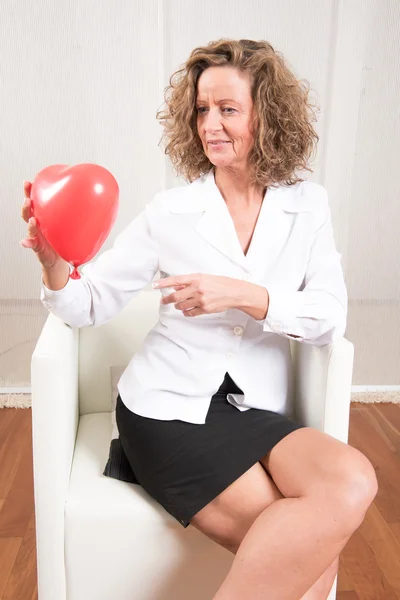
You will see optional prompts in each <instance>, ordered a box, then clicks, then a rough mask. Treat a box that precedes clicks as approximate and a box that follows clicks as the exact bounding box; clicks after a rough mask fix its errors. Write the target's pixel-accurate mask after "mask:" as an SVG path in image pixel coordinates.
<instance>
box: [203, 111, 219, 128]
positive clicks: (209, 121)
mask: <svg viewBox="0 0 400 600" xmlns="http://www.w3.org/2000/svg"><path fill="white" fill-rule="evenodd" d="M205 128H206V131H209V132H211V131H220V130H221V129H222V125H221V115H220V114H219V110H218V109H217V110H209V111H208V113H207V116H206V123H205Z"/></svg>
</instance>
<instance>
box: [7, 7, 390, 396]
mask: <svg viewBox="0 0 400 600" xmlns="http://www.w3.org/2000/svg"><path fill="white" fill-rule="evenodd" d="M0 11H1V12H0V16H1V19H0V56H1V61H0V124H1V135H0V161H1V162H0V164H1V165H2V171H1V175H2V177H1V182H2V190H1V201H0V202H1V210H2V216H3V219H2V224H3V227H2V236H1V241H0V245H1V258H2V263H1V264H2V268H1V272H0V386H1V385H23V384H28V383H29V360H30V354H31V352H32V350H33V347H34V344H35V341H36V339H37V336H38V335H39V332H40V329H41V327H42V325H43V322H44V319H45V318H46V314H47V313H46V311H45V310H44V309H43V307H42V306H41V304H40V303H39V302H38V297H39V289H40V287H39V281H40V269H39V266H38V264H37V261H36V259H35V257H34V256H33V255H32V253H30V252H29V251H28V250H26V249H23V248H21V247H20V246H19V244H18V242H19V240H20V239H22V238H23V237H24V236H25V226H24V223H23V221H22V220H21V218H20V207H21V204H22V201H23V187H22V182H23V180H24V179H29V180H31V181H32V180H33V179H34V177H35V175H36V173H37V172H38V171H39V170H40V169H42V168H44V167H45V166H47V165H50V164H54V163H65V164H77V163H82V162H93V163H98V164H101V165H103V166H104V167H106V168H107V169H109V170H110V171H111V172H112V173H113V174H114V176H115V177H116V179H117V181H118V183H119V186H120V211H119V216H118V219H117V222H116V224H115V226H114V229H113V231H112V233H111V234H110V237H109V239H108V240H107V241H106V243H105V245H104V246H103V250H105V249H107V248H109V247H110V245H111V244H112V241H113V240H114V238H115V236H116V235H117V233H118V232H119V231H120V230H121V229H122V228H123V227H124V226H125V224H126V223H127V222H128V221H129V220H131V219H132V218H133V217H134V216H135V215H136V214H137V213H138V212H139V211H140V210H141V209H142V208H143V207H144V205H145V204H146V203H147V202H148V201H149V200H150V199H151V198H152V197H153V195H154V194H155V193H156V192H157V191H159V190H161V189H164V188H165V187H170V186H173V185H182V184H184V182H183V181H182V180H177V179H176V178H175V175H174V174H173V171H172V169H171V167H170V165H169V164H168V162H167V161H166V160H165V157H164V155H163V151H162V149H161V148H160V147H158V143H159V140H160V136H161V127H160V125H159V124H158V122H157V121H156V118H155V114H156V111H157V109H158V108H160V106H161V105H162V103H163V90H164V87H165V86H166V85H167V84H168V79H169V77H170V75H171V74H172V73H173V72H174V71H175V70H176V69H177V68H178V67H179V66H180V65H181V64H182V63H183V62H184V61H185V60H186V58H187V57H188V55H189V53H190V51H191V50H192V49H193V48H194V47H195V46H197V45H202V44H206V43H208V42H209V41H211V40H213V39H217V38H220V37H233V38H237V39H239V38H241V37H246V38H250V39H266V40H268V41H269V42H270V43H272V45H273V46H274V47H275V48H276V49H277V50H280V51H281V52H282V53H283V54H284V56H285V57H286V60H287V61H288V63H289V65H291V67H292V69H293V70H294V71H295V73H296V75H297V77H298V78H305V79H307V80H308V81H310V83H311V85H312V88H313V90H315V93H314V98H316V99H317V101H318V102H319V104H320V106H321V114H320V120H319V123H318V125H317V131H318V133H319V135H320V138H321V139H320V143H319V151H318V157H317V160H316V164H315V172H314V174H312V175H311V174H307V177H308V178H309V179H311V180H314V181H318V182H320V183H322V184H323V185H325V186H326V188H327V189H328V192H329V195H330V203H331V207H332V213H333V220H334V228H335V234H336V240H337V246H338V249H339V251H340V252H341V253H342V255H343V266H344V270H345V275H346V281H347V285H348V289H349V296H350V302H349V322H348V329H347V333H346V337H347V338H348V339H350V340H351V341H352V342H353V343H354V344H355V347H356V353H355V371H354V380H353V383H354V384H388V385H390V384H392V385H393V384H398V383H400V382H399V368H398V366H399V363H400V344H399V332H400V279H399V272H398V264H399V259H400V251H399V250H400V243H399V236H398V231H397V230H398V223H399V217H400V208H399V207H400V204H399V186H400V184H399V179H398V178H397V171H398V163H399V158H400V151H399V150H400V148H399V145H400V142H399V137H400V136H399V133H400V132H399V126H400V125H399V123H400V112H399V103H398V98H399V93H398V92H399V84H400V72H399V71H400V70H399V62H400V60H399V56H400V51H399V50H400V48H399V45H400V42H399V40H400V35H399V33H400V4H399V2H398V1H397V0H319V1H318V2H316V1H315V0H283V1H280V2H276V1H273V0H247V1H246V2H243V0H241V1H238V0H219V1H218V2H215V0H202V2H198V1H197V0H196V1H195V0H164V1H163V0H135V1H131V2H126V1H125V0H100V1H99V0H96V1H95V0H80V1H78V0H69V1H67V0H63V1H61V0H58V2H53V1H52V0H41V1H40V2H39V1H38V2H34V3H29V2H28V1H27V0H26V1H23V0H19V1H17V2H16V1H11V0H9V1H6V2H4V0H3V2H2V3H1V7H0Z"/></svg>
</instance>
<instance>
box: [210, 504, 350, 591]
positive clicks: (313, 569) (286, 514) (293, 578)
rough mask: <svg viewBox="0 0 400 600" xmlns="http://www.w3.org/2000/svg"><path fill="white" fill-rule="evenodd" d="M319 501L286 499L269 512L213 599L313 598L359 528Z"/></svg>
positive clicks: (260, 518) (251, 532)
mask: <svg viewBox="0 0 400 600" xmlns="http://www.w3.org/2000/svg"><path fill="white" fill-rule="evenodd" d="M321 500H322V499H319V500H318V499H317V498H315V499H313V498H283V499H282V500H277V501H276V502H274V503H273V504H272V505H271V506H269V507H268V508H266V509H265V511H263V512H262V513H261V514H260V515H259V516H258V517H257V519H256V520H255V521H254V523H253V524H252V526H251V527H250V529H249V531H248V532H247V534H246V536H245V537H244V539H243V542H242V543H241V545H240V547H239V549H238V551H237V553H236V556H235V558H234V561H233V563H232V567H231V569H230V571H229V573H228V575H227V577H226V579H225V581H224V582H223V584H222V586H221V587H220V589H219V590H218V592H217V594H216V595H215V596H214V599H213V600H243V598H251V600H265V598H268V600H299V599H301V598H302V597H303V596H304V595H305V594H307V593H308V592H310V593H311V590H310V588H312V586H313V585H314V584H315V582H316V581H317V580H318V579H319V578H320V577H321V575H322V574H323V573H324V572H325V571H326V570H327V569H328V567H329V566H330V565H331V564H332V562H333V561H334V560H335V558H336V557H337V556H338V555H339V554H340V552H341V551H342V549H343V548H344V546H345V545H346V543H347V541H348V539H349V538H350V536H351V535H352V533H353V532H354V531H355V529H357V527H358V526H359V525H360V523H357V522H355V523H354V525H353V527H351V528H350V530H349V528H346V527H345V526H344V524H342V525H341V524H340V517H339V519H338V518H337V516H336V515H335V514H333V515H329V511H327V510H326V509H325V508H324V506H323V502H321ZM338 521H339V522H338ZM328 591H329V590H328ZM305 597H306V598H307V595H306V596H305Z"/></svg>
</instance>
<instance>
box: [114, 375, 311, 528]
mask: <svg viewBox="0 0 400 600" xmlns="http://www.w3.org/2000/svg"><path fill="white" fill-rule="evenodd" d="M228 393H239V394H240V393H243V392H242V390H240V389H239V388H238V387H237V386H236V384H235V383H234V381H233V380H232V379H231V377H230V376H229V374H228V373H226V375H225V378H224V381H223V382H222V384H221V386H220V388H219V390H218V391H217V392H216V393H215V394H214V396H213V397H212V399H211V404H210V408H209V410H208V413H207V417H206V422H205V423H204V424H195V423H187V422H186V421H180V420H178V419H175V420H172V421H164V420H158V419H152V418H148V417H142V416H141V415H137V414H136V413H134V412H132V411H131V410H129V409H128V408H127V407H126V406H125V404H124V403H123V402H122V400H121V397H120V396H119V395H118V398H117V405H116V413H115V415H116V422H117V425H118V430H119V440H118V444H119V445H120V447H121V452H123V454H124V457H123V460H122V461H121V456H120V457H119V465H120V467H121V464H122V466H123V462H124V461H125V472H126V467H128V469H130V470H131V473H130V474H128V476H127V475H126V474H125V476H122V475H116V474H115V470H114V474H113V473H112V464H111V465H110V460H109V463H108V467H106V469H105V471H104V475H107V476H110V477H115V478H117V479H124V480H125V481H132V482H135V483H139V484H140V485H142V486H143V488H144V489H145V490H146V491H147V492H148V493H149V494H150V495H151V496H152V497H153V498H154V499H155V500H156V501H157V502H159V503H160V504H161V505H162V506H163V507H164V508H165V510H167V511H168V512H169V513H170V514H171V515H172V516H173V517H175V518H176V519H177V520H178V521H179V522H180V523H181V524H182V525H183V527H187V526H188V525H189V524H190V520H191V518H192V517H193V516H194V515H195V514H196V513H197V512H198V511H199V510H201V509H202V508H203V507H204V506H206V505H207V504H208V503H209V502H211V500H213V499H214V498H216V496H218V494H220V493H221V492H222V491H223V490H224V489H225V488H227V487H228V486H229V485H230V484H231V483H233V482H234V481H235V480H236V479H238V478H239V477H240V476H241V475H243V473H245V472H246V471H247V470H248V469H250V468H251V467H252V466H253V465H254V464H256V463H257V461H259V460H260V459H261V458H262V457H263V456H265V455H266V454H267V453H268V452H269V451H270V450H271V449H272V448H273V446H275V444H277V443H278V442H279V441H280V440H281V439H282V438H284V437H285V436H286V435H288V434H289V433H291V432H292V431H295V430H296V429H300V428H301V427H302V426H301V425H299V424H298V423H296V422H295V421H293V420H292V419H290V418H288V417H286V416H284V415H281V414H279V413H275V412H273V411H270V410H260V409H255V408H251V409H249V410H246V411H240V410H238V409H237V408H235V407H234V406H232V405H231V404H230V403H229V402H228V400H227V399H226V396H227V394H228ZM114 441H116V440H114ZM120 472H121V468H120Z"/></svg>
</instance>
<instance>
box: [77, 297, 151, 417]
mask: <svg viewBox="0 0 400 600" xmlns="http://www.w3.org/2000/svg"><path fill="white" fill-rule="evenodd" d="M160 298H161V295H160V293H159V291H156V290H154V291H153V290H150V291H147V290H144V291H142V292H140V293H139V294H138V295H137V296H135V297H134V298H133V299H132V300H131V301H130V302H129V304H128V305H127V306H126V307H125V308H124V309H123V310H122V311H121V312H120V313H119V314H118V315H116V316H115V317H113V318H112V319H111V320H110V321H108V323H105V324H104V325H101V326H100V327H84V328H82V329H80V330H79V405H80V408H79V412H80V414H81V415H82V414H88V413H94V412H106V411H110V410H111V406H112V405H111V398H112V395H111V389H112V383H111V368H112V367H116V368H119V367H126V365H127V364H128V363H129V361H130V360H131V358H132V356H133V354H134V353H135V352H136V351H137V350H138V349H139V347H140V346H141V344H142V342H143V340H144V338H145V337H146V335H147V333H148V332H149V331H150V329H151V328H152V327H153V326H154V325H155V324H156V322H157V319H158V309H159V304H160Z"/></svg>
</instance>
